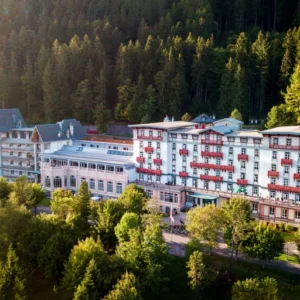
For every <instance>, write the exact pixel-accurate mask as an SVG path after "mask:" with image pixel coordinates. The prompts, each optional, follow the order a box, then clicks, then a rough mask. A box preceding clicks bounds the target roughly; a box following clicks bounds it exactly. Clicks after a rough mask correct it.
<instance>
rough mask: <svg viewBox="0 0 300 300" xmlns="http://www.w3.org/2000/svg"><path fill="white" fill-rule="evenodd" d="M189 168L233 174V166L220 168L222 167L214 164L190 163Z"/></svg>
mask: <svg viewBox="0 0 300 300" xmlns="http://www.w3.org/2000/svg"><path fill="white" fill-rule="evenodd" d="M190 166H191V167H192V168H200V169H214V170H221V171H231V172H234V166H222V165H214V164H207V163H198V162H191V163H190Z"/></svg>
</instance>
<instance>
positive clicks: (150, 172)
mask: <svg viewBox="0 0 300 300" xmlns="http://www.w3.org/2000/svg"><path fill="white" fill-rule="evenodd" d="M136 171H137V173H143V174H148V175H159V176H160V175H161V174H162V172H161V170H151V169H144V168H136Z"/></svg>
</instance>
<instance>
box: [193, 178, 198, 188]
mask: <svg viewBox="0 0 300 300" xmlns="http://www.w3.org/2000/svg"><path fill="white" fill-rule="evenodd" d="M193 187H194V188H196V187H197V179H193Z"/></svg>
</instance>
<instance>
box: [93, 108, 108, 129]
mask: <svg viewBox="0 0 300 300" xmlns="http://www.w3.org/2000/svg"><path fill="white" fill-rule="evenodd" d="M110 120H111V111H110V110H108V109H106V107H105V105H104V104H103V103H100V104H98V105H97V106H96V110H95V124H96V126H97V130H98V131H99V132H101V133H106V132H107V131H108V124H109V122H110Z"/></svg>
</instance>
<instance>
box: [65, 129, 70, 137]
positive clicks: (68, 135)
mask: <svg viewBox="0 0 300 300" xmlns="http://www.w3.org/2000/svg"><path fill="white" fill-rule="evenodd" d="M66 135H67V138H70V130H69V129H68V130H67V132H66Z"/></svg>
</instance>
